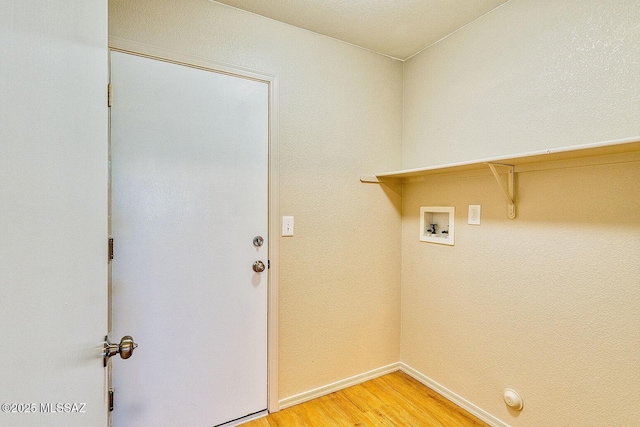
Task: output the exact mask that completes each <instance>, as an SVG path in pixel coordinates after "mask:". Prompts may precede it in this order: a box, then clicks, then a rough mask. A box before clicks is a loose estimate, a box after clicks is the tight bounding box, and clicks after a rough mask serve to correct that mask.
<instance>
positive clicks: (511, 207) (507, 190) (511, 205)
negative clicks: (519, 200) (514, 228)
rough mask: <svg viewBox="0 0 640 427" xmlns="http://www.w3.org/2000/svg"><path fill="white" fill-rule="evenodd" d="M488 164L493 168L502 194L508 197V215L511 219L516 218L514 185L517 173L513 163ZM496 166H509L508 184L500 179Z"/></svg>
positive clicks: (492, 171)
mask: <svg viewBox="0 0 640 427" xmlns="http://www.w3.org/2000/svg"><path fill="white" fill-rule="evenodd" d="M487 165H488V166H489V169H491V173H493V176H494V177H495V179H496V181H497V182H498V185H499V186H500V189H501V190H502V194H503V195H504V197H505V199H507V203H508V210H507V216H508V217H509V218H511V219H513V218H515V217H516V187H515V185H514V184H515V182H514V181H515V175H516V174H515V167H514V166H513V165H504V164H502V163H487ZM496 166H501V167H505V168H509V170H508V175H507V185H506V186H505V185H504V183H503V182H502V179H500V175H499V174H498V171H497V170H496Z"/></svg>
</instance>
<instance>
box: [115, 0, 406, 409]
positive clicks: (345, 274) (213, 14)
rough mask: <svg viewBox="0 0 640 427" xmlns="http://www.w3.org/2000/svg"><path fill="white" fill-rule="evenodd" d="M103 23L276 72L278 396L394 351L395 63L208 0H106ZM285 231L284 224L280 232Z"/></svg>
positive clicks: (149, 40)
mask: <svg viewBox="0 0 640 427" xmlns="http://www.w3.org/2000/svg"><path fill="white" fill-rule="evenodd" d="M109 34H110V35H111V36H116V37H120V38H124V39H129V40H133V41H137V42H141V43H146V44H150V45H154V46H157V47H161V48H165V49H171V50H174V51H178V52H181V53H186V54H191V55H196V56H199V57H203V58H206V59H209V60H213V61H218V62H225V63H228V64H232V65H237V66H243V67H248V68H252V69H256V70H259V71H262V72H266V73H271V74H277V75H278V79H279V87H280V93H279V99H280V105H279V115H280V127H279V130H280V140H279V146H280V212H281V214H282V215H293V216H295V232H296V235H295V236H294V237H288V238H281V241H280V250H281V252H280V265H276V266H274V268H279V272H280V313H279V320H280V330H279V334H280V340H279V353H280V359H279V373H280V374H279V393H280V398H286V397H290V396H292V395H295V394H297V393H301V392H306V391H308V390H310V389H313V388H316V387H320V386H324V385H326V384H329V383H332V382H334V381H338V380H342V379H344V378H347V377H350V376H353V375H357V374H361V373H362V372H366V371H369V370H372V369H375V368H378V367H380V366H384V365H387V364H389V363H393V362H397V361H398V359H399V351H400V348H399V336H400V312H399V310H400V289H399V286H398V283H399V282H400V259H399V257H398V254H399V252H400V234H399V232H398V230H399V229H400V198H399V195H398V194H395V193H391V194H390V195H387V194H386V193H385V190H384V189H383V188H380V187H378V186H363V185H362V184H361V183H360V182H359V181H358V176H359V175H360V174H361V173H368V172H370V171H375V170H388V169H397V168H399V167H400V154H401V153H400V151H401V148H400V143H401V133H402V129H401V126H402V118H401V115H402V63H400V62H398V61H395V60H392V59H390V58H387V57H384V56H381V55H377V54H374V53H372V52H368V51H365V50H363V49H359V48H356V47H354V46H351V45H347V44H345V43H341V42H338V41H336V40H333V39H330V38H327V37H324V36H320V35H317V34H314V33H310V32H308V31H304V30H301V29H298V28H295V27H292V26H289V25H285V24H282V23H279V22H276V21H272V20H269V19H266V18H262V17H259V16H256V15H252V14H250V13H246V12H242V11H239V10H236V9H233V8H230V7H227V6H223V5H220V4H217V3H214V2H210V1H206V0H186V1H180V2H177V1H173V0H160V1H158V0H153V1H152V0H137V1H135V2H132V1H125V0H112V1H110V2H109ZM274 237H276V238H280V237H279V236H274Z"/></svg>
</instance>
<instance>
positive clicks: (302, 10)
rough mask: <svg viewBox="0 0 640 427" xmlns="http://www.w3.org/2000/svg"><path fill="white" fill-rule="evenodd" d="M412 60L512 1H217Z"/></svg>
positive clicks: (395, 56)
mask: <svg viewBox="0 0 640 427" xmlns="http://www.w3.org/2000/svg"><path fill="white" fill-rule="evenodd" d="M215 1H217V2H219V3H224V4H227V5H229V6H233V7H236V8H238V9H243V10H246V11H249V12H253V13H256V14H258V15H262V16H266V17H269V18H272V19H275V20H277V21H281V22H286V23H287V24H291V25H295V26H296V27H301V28H305V29H307V30H310V31H313V32H316V33H320V34H324V35H326V36H329V37H333V38H336V39H339V40H343V41H345V42H348V43H352V44H355V45H357V46H361V47H364V48H366V49H370V50H373V51H375V52H379V53H382V54H385V55H388V56H392V57H394V58H398V59H406V58H408V57H410V56H412V55H414V54H416V53H418V52H420V51H421V50H422V49H424V48H426V47H427V46H429V45H431V44H433V43H435V42H437V41H438V40H440V39H441V38H443V37H445V36H447V35H448V34H451V33H452V32H454V31H456V30H457V29H459V28H461V27H463V26H465V25H466V24H468V23H469V22H471V21H473V20H474V19H476V18H478V17H480V16H482V15H484V14H485V13H487V12H489V11H490V10H492V9H494V8H496V7H498V6H500V5H501V4H503V3H506V2H507V1H508V0H215Z"/></svg>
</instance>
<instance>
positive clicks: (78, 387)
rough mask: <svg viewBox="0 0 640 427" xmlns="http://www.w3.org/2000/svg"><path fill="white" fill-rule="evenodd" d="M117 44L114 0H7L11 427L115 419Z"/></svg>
mask: <svg viewBox="0 0 640 427" xmlns="http://www.w3.org/2000/svg"><path fill="white" fill-rule="evenodd" d="M107 54H108V51H107V2H106V1H105V0H96V1H86V0H65V1H56V2H52V1H49V0H33V1H26V2H25V1H23V0H2V1H0V94H1V95H0V98H1V99H2V101H1V102H0V236H1V237H2V244H1V245H0V289H1V292H0V294H1V295H0V325H1V327H0V343H1V344H2V347H1V349H0V406H2V410H0V426H3V427H4V426H10V427H22V426H24V427H40V426H43V427H44V426H65V427H86V426H96V427H100V426H106V423H107V403H106V402H107V400H106V393H105V391H106V384H105V375H104V373H105V369H104V368H103V366H102V356H101V354H100V353H101V345H102V340H103V338H104V334H105V333H106V331H107V263H108V260H107V244H106V241H107V240H106V239H107V237H108V236H107V216H106V213H107V185H108V167H107V131H108V128H107V91H106V85H107V72H108V65H107V58H108V56H107ZM58 404H60V406H59V405H58Z"/></svg>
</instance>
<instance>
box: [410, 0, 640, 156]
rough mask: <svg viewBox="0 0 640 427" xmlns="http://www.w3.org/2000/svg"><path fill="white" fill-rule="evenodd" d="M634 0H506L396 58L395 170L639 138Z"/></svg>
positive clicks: (638, 13)
mask: <svg viewBox="0 0 640 427" xmlns="http://www.w3.org/2000/svg"><path fill="white" fill-rule="evenodd" d="M639 23H640V3H639V2H637V1H636V0H611V1H602V0H586V1H581V0H570V1H553V0H512V1H510V2H507V3H506V4H504V5H503V6H501V7H499V8H498V9H496V10H494V11H493V12H491V13H489V14H487V15H485V16H484V17H482V18H480V19H478V20H477V21H475V22H473V23H472V24H470V25H468V26H466V27H464V28H463V29H462V30H460V31H458V32H456V33H454V34H452V35H451V36H449V37H448V38H446V39H445V40H443V41H442V42H440V43H437V44H436V45H433V46H432V47H430V48H428V49H427V50H425V51H423V52H422V53H420V54H418V55H416V56H414V57H413V58H411V59H410V60H408V61H406V62H405V70H404V85H405V100H404V120H405V125H404V139H403V153H402V159H403V168H416V167H424V166H431V165H436V164H445V163H451V162H457V161H464V160H475V159H483V158H489V157H495V156H499V155H508V154H516V153H523V152H529V151H535V150H542V149H547V148H552V147H563V146H569V145H579V144H586V143H593V142H600V141H605V140H612V139H620V138H626V137H630V136H638V135H640V120H638V117H640V100H639V99H640V60H639V59H638V58H640V28H639V25H640V24H639Z"/></svg>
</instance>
